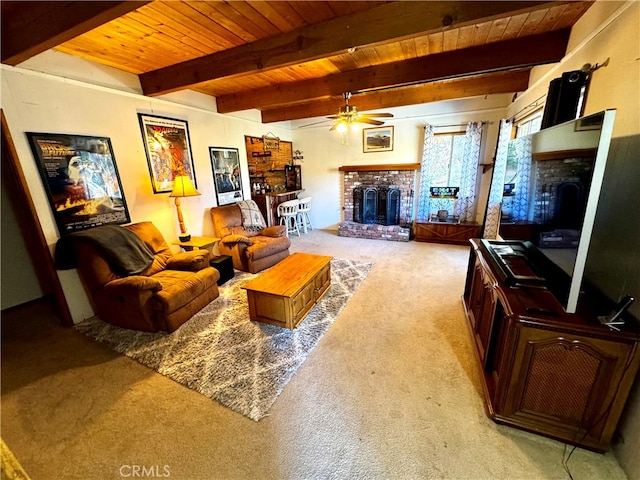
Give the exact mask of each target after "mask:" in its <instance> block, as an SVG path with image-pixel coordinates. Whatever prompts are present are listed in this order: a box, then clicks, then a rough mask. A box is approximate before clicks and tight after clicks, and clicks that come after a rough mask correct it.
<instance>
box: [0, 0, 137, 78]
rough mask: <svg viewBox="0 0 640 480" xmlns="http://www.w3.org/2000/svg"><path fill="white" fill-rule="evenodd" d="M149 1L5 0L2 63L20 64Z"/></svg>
mask: <svg viewBox="0 0 640 480" xmlns="http://www.w3.org/2000/svg"><path fill="white" fill-rule="evenodd" d="M146 3H149V2H148V1H120V2H103V1H101V2H92V1H84V2H82V1H80V2H73V1H70V2H66V1H58V2H31V1H29V2H18V1H2V2H0V7H1V8H2V10H1V13H2V54H1V56H2V63H5V64H7V65H14V66H15V65H17V64H19V63H21V62H24V61H25V60H28V59H29V58H31V57H33V56H34V55H37V54H39V53H42V52H44V51H45V50H48V49H50V48H53V47H55V46H56V45H60V44H61V43H63V42H66V41H67V40H70V39H72V38H74V37H76V36H78V35H82V34H83V33H85V32H88V31H89V30H92V29H93V28H96V27H98V26H100V25H102V24H104V23H107V22H110V21H111V20H114V19H115V18H118V17H120V16H122V15H124V14H126V13H129V12H130V11H132V10H135V9H137V8H140V7H141V6H143V5H144V4H146Z"/></svg>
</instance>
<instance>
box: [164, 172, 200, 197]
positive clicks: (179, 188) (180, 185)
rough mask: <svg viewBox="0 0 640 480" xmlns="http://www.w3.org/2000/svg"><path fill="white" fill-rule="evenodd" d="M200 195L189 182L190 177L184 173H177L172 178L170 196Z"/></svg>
mask: <svg viewBox="0 0 640 480" xmlns="http://www.w3.org/2000/svg"><path fill="white" fill-rule="evenodd" d="M197 195H200V192H199V191H198V190H196V187H194V186H193V183H191V179H190V178H189V177H188V176H186V175H178V176H177V177H176V178H174V179H173V191H172V192H171V195H169V196H170V197H195V196H197Z"/></svg>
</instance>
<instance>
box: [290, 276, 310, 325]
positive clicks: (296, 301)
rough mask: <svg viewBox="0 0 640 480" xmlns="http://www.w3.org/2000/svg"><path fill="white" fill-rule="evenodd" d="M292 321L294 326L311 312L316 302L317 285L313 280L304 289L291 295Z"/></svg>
mask: <svg viewBox="0 0 640 480" xmlns="http://www.w3.org/2000/svg"><path fill="white" fill-rule="evenodd" d="M290 302H291V323H292V328H294V327H296V326H297V325H298V323H300V321H301V320H302V319H303V318H304V317H305V316H306V315H307V313H309V310H311V309H312V308H313V306H314V305H315V303H316V295H315V285H314V282H313V281H310V282H309V283H307V284H306V285H305V286H304V287H302V289H301V290H300V291H299V292H298V293H296V294H295V295H294V296H293V297H291V300H290Z"/></svg>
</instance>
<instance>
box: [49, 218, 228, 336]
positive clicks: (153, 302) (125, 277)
mask: <svg viewBox="0 0 640 480" xmlns="http://www.w3.org/2000/svg"><path fill="white" fill-rule="evenodd" d="M101 228H104V227H97V228H96V229H91V230H95V231H96V232H98V233H104V234H107V233H109V231H110V230H102V231H101V230H98V229H101ZM109 228H111V229H114V228H115V229H118V228H123V229H127V230H129V231H130V232H133V233H134V234H135V236H137V237H138V238H139V239H140V240H142V242H143V244H144V245H146V247H148V250H146V249H145V248H144V245H143V244H142V243H140V244H139V245H138V244H137V243H136V242H132V243H131V248H127V246H128V245H127V244H125V245H124V248H125V251H124V254H123V255H122V257H128V256H129V255H130V253H131V252H135V250H136V248H137V247H140V249H141V250H145V252H144V254H142V256H144V255H147V257H146V258H147V259H146V262H145V264H146V265H148V266H147V267H146V268H143V269H142V271H140V272H139V273H136V274H131V275H129V274H123V273H122V271H121V270H119V269H118V268H114V265H116V264H117V263H118V262H114V261H113V260H112V259H109V256H110V255H111V256H113V253H112V252H110V251H105V250H110V248H109V246H107V248H106V249H105V248H104V247H103V246H101V245H100V244H96V243H95V242H94V241H93V240H92V239H91V238H87V235H85V236H76V237H75V238H74V237H73V235H70V236H68V237H67V238H66V240H67V241H66V242H65V247H64V248H63V247H62V246H61V241H62V240H63V239H64V237H63V239H60V241H58V244H57V246H56V263H57V265H58V268H64V267H61V266H60V264H61V263H64V262H63V261H61V260H60V258H62V256H63V255H64V253H62V251H63V250H67V252H69V253H70V254H71V255H72V256H73V260H74V261H75V267H76V268H78V272H79V274H80V278H81V279H82V281H83V284H84V286H85V288H86V290H87V292H88V294H89V297H90V299H91V301H92V303H93V307H94V311H95V312H96V314H97V315H98V317H100V318H101V319H102V320H104V321H105V322H108V323H111V324H113V325H117V326H119V327H124V328H130V329H134V330H142V331H146V332H157V331H167V332H172V331H174V330H176V329H177V328H178V327H180V326H181V325H182V324H183V323H185V322H186V321H187V320H189V319H190V318H191V317H192V316H193V315H195V314H196V313H197V312H198V311H200V310H201V309H202V308H203V307H204V306H205V305H207V304H209V303H210V302H211V301H213V300H214V299H216V298H217V297H218V296H219V295H220V293H219V291H218V285H217V284H216V282H217V280H218V278H219V277H220V274H219V273H218V271H217V270H216V269H215V268H213V267H210V266H209V252H208V251H207V250H193V251H190V252H181V253H178V254H174V253H173V252H172V251H171V249H170V248H169V246H168V245H167V243H166V241H165V239H164V238H163V236H162V234H161V233H160V231H159V230H158V229H157V228H156V227H155V226H154V225H153V224H152V223H151V222H140V223H134V224H131V225H126V226H122V227H119V226H116V227H114V226H109ZM111 231H113V230H111ZM87 232H90V231H87ZM87 232H81V233H87ZM115 233H116V234H119V233H118V232H115ZM129 237H131V235H129ZM134 240H138V239H136V238H134ZM149 250H150V252H149ZM67 268H69V266H67ZM71 268H73V267H71Z"/></svg>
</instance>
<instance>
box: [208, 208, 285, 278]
mask: <svg viewBox="0 0 640 480" xmlns="http://www.w3.org/2000/svg"><path fill="white" fill-rule="evenodd" d="M211 220H212V221H213V229H214V231H215V235H216V237H220V242H218V250H219V251H220V254H221V255H230V256H231V258H232V259H233V267H234V268H236V269H238V270H242V271H243V272H251V273H257V272H259V271H261V270H264V269H265V268H269V267H271V266H273V265H275V264H276V263H278V262H279V261H280V260H282V259H284V258H287V257H288V256H289V247H290V246H291V240H289V238H288V237H287V236H286V235H285V229H286V227H285V226H284V225H274V226H272V227H266V228H263V229H261V230H258V231H251V230H248V229H245V227H244V226H243V223H242V213H241V211H240V207H239V206H238V205H235V204H234V205H225V206H222V207H213V208H212V209H211ZM263 222H264V219H263Z"/></svg>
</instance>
